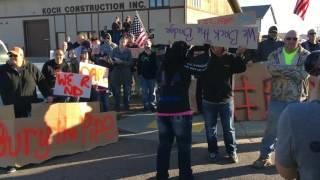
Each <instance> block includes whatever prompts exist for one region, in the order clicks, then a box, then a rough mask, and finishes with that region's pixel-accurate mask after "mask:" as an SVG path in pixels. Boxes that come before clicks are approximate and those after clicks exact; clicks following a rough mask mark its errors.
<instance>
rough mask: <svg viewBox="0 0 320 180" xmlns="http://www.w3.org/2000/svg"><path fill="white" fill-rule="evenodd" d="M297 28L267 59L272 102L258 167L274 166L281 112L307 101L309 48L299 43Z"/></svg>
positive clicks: (256, 166) (256, 162) (257, 162)
mask: <svg viewBox="0 0 320 180" xmlns="http://www.w3.org/2000/svg"><path fill="white" fill-rule="evenodd" d="M298 37H299V36H298V34H297V32H296V31H294V30H291V31H289V32H288V33H287V34H286V36H285V40H284V43H285V45H284V47H281V48H278V49H277V50H275V51H273V52H272V53H271V54H270V55H269V58H268V61H267V62H266V65H267V69H268V71H269V73H270V74H271V92H270V97H271V99H270V103H269V107H268V116H267V127H266V130H265V133H264V136H263V139H262V142H261V148H260V157H259V158H258V159H257V160H256V161H255V162H254V163H253V167H255V168H265V167H268V166H271V165H272V164H273V163H272V161H271V153H272V151H273V150H274V144H275V142H276V137H277V124H278V119H279V117H280V114H281V112H282V111H283V110H284V109H285V108H286V107H287V105H288V104H290V103H294V102H299V101H304V100H305V99H306V98H307V95H308V77H309V75H308V73H307V72H306V71H305V70H304V62H305V60H306V58H307V56H308V55H309V51H307V50H305V49H304V48H303V47H302V46H300V45H299V41H298V40H299V39H298Z"/></svg>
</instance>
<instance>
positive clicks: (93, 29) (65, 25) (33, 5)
mask: <svg viewBox="0 0 320 180" xmlns="http://www.w3.org/2000/svg"><path fill="white" fill-rule="evenodd" d="M231 7H232V4H231V3H230V1H228V0H55V1H52V0H0V40H2V41H4V42H5V43H6V44H7V46H8V47H9V48H10V47H12V46H20V47H23V48H24V49H25V51H26V55H27V56H29V57H48V56H49V50H50V49H55V48H57V47H59V46H61V44H62V43H63V41H65V39H66V37H67V36H70V37H71V41H75V40H76V36H77V34H78V33H87V34H88V36H89V37H90V36H92V35H94V34H95V35H97V36H99V32H100V31H102V30H110V29H111V24H112V22H113V21H114V19H115V17H116V16H119V17H120V20H122V21H124V20H125V18H126V17H127V16H131V17H133V16H134V15H135V14H136V11H138V13H139V15H140V17H141V19H142V22H143V24H144V26H145V27H146V29H154V28H156V27H157V24H160V23H177V24H181V23H183V24H185V23H196V22H197V20H198V19H203V18H209V17H213V16H219V15H226V14H232V13H233V10H232V8H231Z"/></svg>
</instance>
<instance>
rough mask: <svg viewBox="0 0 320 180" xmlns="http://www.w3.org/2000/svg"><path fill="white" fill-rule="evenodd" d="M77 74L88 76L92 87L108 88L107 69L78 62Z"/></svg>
mask: <svg viewBox="0 0 320 180" xmlns="http://www.w3.org/2000/svg"><path fill="white" fill-rule="evenodd" d="M79 73H80V74H82V75H89V76H91V78H92V85H97V86H102V87H105V88H108V86H109V82H108V76H109V69H108V68H106V67H103V66H98V65H94V64H88V63H83V62H80V70H79Z"/></svg>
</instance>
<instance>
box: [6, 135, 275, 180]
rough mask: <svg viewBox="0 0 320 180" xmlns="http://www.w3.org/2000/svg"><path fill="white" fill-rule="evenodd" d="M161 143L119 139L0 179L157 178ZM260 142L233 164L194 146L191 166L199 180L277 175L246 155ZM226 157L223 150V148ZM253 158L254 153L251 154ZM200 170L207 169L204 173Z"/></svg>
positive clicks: (174, 162)
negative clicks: (255, 166)
mask: <svg viewBox="0 0 320 180" xmlns="http://www.w3.org/2000/svg"><path fill="white" fill-rule="evenodd" d="M157 145H158V142H157V141H155V140H145V139H139V138H138V139H136V138H128V137H125V138H120V139H119V142H117V143H114V144H110V145H106V146H103V147H98V148H95V149H93V150H91V151H87V152H81V153H77V154H74V155H70V156H61V157H56V158H53V159H50V160H48V161H46V162H44V163H42V164H39V165H29V166H26V167H24V168H23V169H21V170H19V171H18V172H16V173H14V174H0V179H24V180H26V179H27V180H28V179H32V180H34V179H47V180H51V179H77V180H82V179H120V178H124V179H148V178H150V177H154V176H155V169H156V165H155V163H156V149H157ZM257 148H258V143H248V144H241V145H240V146H239V155H240V163H239V164H230V162H228V161H227V160H226V159H224V158H221V160H219V161H218V162H214V163H213V162H210V161H209V159H208V152H207V146H206V144H205V143H202V144H201V145H199V146H198V144H194V147H193V149H192V165H193V170H194V173H195V177H196V179H210V180H211V179H220V178H231V177H237V176H243V175H244V176H245V175H251V174H266V175H273V174H277V172H276V170H275V168H271V169H267V170H255V169H253V168H251V167H249V165H248V164H250V163H251V162H250V161H252V160H250V158H248V157H247V156H250V155H247V154H250V152H253V151H257ZM220 152H221V156H224V155H225V153H224V147H221V148H220ZM251 156H252V153H251ZM177 168H178V163H177V149H176V146H173V149H172V154H171V169H174V171H170V175H171V176H174V178H172V179H177V178H176V176H177V175H178V171H177V170H176V169H177ZM201 168H204V170H202V169H201Z"/></svg>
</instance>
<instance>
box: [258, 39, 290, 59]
mask: <svg viewBox="0 0 320 180" xmlns="http://www.w3.org/2000/svg"><path fill="white" fill-rule="evenodd" d="M283 46H284V42H282V41H280V40H274V39H272V38H269V39H267V40H264V41H262V42H260V43H259V45H258V50H257V55H256V59H255V60H254V61H255V62H259V61H267V60H268V56H269V54H270V53H272V52H273V51H275V50H276V49H278V48H279V47H283Z"/></svg>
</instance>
